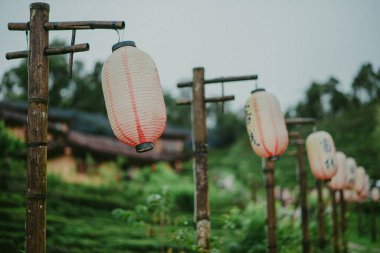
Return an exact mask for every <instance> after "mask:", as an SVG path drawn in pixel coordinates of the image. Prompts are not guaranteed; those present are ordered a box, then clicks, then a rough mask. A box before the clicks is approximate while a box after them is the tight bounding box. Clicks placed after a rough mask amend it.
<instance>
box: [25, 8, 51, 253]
mask: <svg viewBox="0 0 380 253" xmlns="http://www.w3.org/2000/svg"><path fill="white" fill-rule="evenodd" d="M47 21H49V5H48V4H45V3H32V4H31V5H30V44H29V48H30V52H29V64H28V72H29V76H28V99H29V106H28V123H27V146H28V149H27V179H26V180H27V182H26V185H27V186H26V189H27V190H26V196H25V197H26V201H25V202H26V225H25V227H26V234H25V252H26V253H37V252H38V253H45V252H46V161H47V126H48V110H47V109H48V105H47V101H48V73H49V61H48V58H47V56H46V55H45V54H44V48H47V47H48V46H49V32H48V31H47V30H45V29H44V23H45V22H47Z"/></svg>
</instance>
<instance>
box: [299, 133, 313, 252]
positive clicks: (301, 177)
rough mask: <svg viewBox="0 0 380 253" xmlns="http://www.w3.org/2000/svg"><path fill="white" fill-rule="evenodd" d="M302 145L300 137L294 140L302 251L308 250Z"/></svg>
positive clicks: (307, 220) (306, 188) (305, 184)
mask: <svg viewBox="0 0 380 253" xmlns="http://www.w3.org/2000/svg"><path fill="white" fill-rule="evenodd" d="M304 145H305V142H304V141H303V140H302V139H300V138H299V139H297V140H296V147H297V164H298V173H299V175H298V180H299V187H300V199H301V218H302V223H301V227H302V252H303V253H309V252H310V241H309V215H308V208H307V192H308V187H307V175H306V170H305V157H304V152H305V151H304Z"/></svg>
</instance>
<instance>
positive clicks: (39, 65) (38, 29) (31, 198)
mask: <svg viewBox="0 0 380 253" xmlns="http://www.w3.org/2000/svg"><path fill="white" fill-rule="evenodd" d="M49 10H50V7H49V5H48V4H46V3H32V4H30V21H29V22H27V23H9V24H8V29H9V30H18V31H23V30H25V31H29V32H30V42H29V50H24V51H17V52H10V53H7V54H6V58H7V59H8V60H11V59H18V58H28V116H27V117H28V118H27V131H26V135H27V136H26V141H27V159H26V164H27V173H26V176H27V177H26V193H25V207H26V219H25V252H26V253H45V252H46V163H47V127H48V100H49V99H48V97H49V94H48V79H49V60H48V56H49V55H57V54H65V53H74V52H83V51H88V50H89V45H88V44H87V43H85V44H79V45H71V46H67V47H62V48H49V30H62V29H64V30H71V29H124V26H125V23H124V22H123V21H79V22H53V23H51V22H49ZM59 28H60V29H59ZM72 44H73V43H72Z"/></svg>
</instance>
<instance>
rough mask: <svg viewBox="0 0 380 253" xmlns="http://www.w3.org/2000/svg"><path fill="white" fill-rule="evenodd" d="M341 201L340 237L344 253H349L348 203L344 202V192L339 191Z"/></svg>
mask: <svg viewBox="0 0 380 253" xmlns="http://www.w3.org/2000/svg"><path fill="white" fill-rule="evenodd" d="M339 200H340V236H341V239H342V252H343V253H347V252H348V248H347V234H346V233H347V203H346V201H345V200H344V192H343V190H340V191H339Z"/></svg>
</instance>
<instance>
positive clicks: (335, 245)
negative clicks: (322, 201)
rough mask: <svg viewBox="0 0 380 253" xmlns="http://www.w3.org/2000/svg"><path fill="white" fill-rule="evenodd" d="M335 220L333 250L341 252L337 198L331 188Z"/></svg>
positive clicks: (336, 252) (335, 252)
mask: <svg viewBox="0 0 380 253" xmlns="http://www.w3.org/2000/svg"><path fill="white" fill-rule="evenodd" d="M330 193H331V204H332V220H333V237H332V239H333V252H334V253H339V230H338V206H337V204H336V200H335V191H334V190H330Z"/></svg>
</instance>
